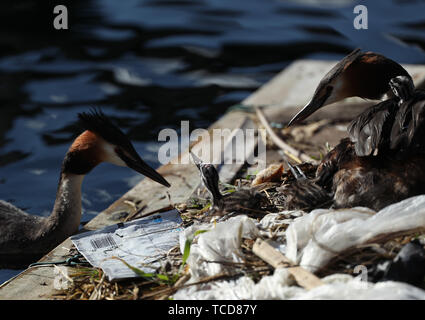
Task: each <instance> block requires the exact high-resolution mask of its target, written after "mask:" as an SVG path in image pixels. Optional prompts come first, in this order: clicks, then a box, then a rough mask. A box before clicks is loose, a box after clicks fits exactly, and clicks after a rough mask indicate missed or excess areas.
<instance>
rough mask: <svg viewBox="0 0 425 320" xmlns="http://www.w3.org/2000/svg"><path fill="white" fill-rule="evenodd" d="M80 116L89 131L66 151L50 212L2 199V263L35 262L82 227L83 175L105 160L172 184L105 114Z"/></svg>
mask: <svg viewBox="0 0 425 320" xmlns="http://www.w3.org/2000/svg"><path fill="white" fill-rule="evenodd" d="M78 117H79V119H80V122H81V124H82V126H83V127H84V129H85V131H84V132H83V133H82V134H81V135H79V136H78V137H77V138H76V139H75V141H74V142H73V143H72V145H71V147H70V148H69V150H68V152H67V153H66V155H65V158H64V160H63V163H62V169H61V172H60V178H59V185H58V189H57V193H56V201H55V204H54V207H53V211H52V213H51V214H50V216H48V217H39V216H34V215H30V214H27V213H25V212H23V211H22V210H20V209H18V208H16V207H15V206H13V205H12V204H10V203H7V202H5V201H2V200H0V267H2V268H20V267H22V266H24V265H26V264H28V263H30V262H34V261H35V260H38V259H39V258H41V257H42V256H43V255H44V254H45V253H47V252H48V251H50V250H51V249H53V248H54V247H55V246H57V245H58V244H59V243H61V242H62V241H64V240H65V239H66V238H67V237H69V236H70V235H72V234H74V233H76V232H77V231H78V227H79V225H80V218H81V185H82V182H83V178H84V176H85V175H86V174H87V173H89V172H90V171H91V170H92V169H93V168H94V167H96V166H97V165H98V164H100V163H101V162H109V163H112V164H115V165H118V166H126V167H129V168H131V169H133V170H135V171H137V172H139V173H141V174H143V175H145V176H147V177H149V178H151V179H152V180H154V181H156V182H158V183H160V184H162V185H164V186H166V187H169V186H170V184H169V183H168V182H167V181H166V180H165V179H164V178H163V177H162V176H161V175H160V174H159V173H158V172H156V171H155V170H154V169H152V168H151V167H150V166H149V165H147V164H146V163H145V162H144V161H143V160H142V159H141V158H140V156H139V155H138V154H137V152H136V150H135V149H134V147H133V145H132V144H131V142H130V140H129V139H128V138H127V137H126V136H125V134H124V133H123V132H122V131H121V130H120V129H119V128H118V127H116V126H115V125H114V124H113V123H112V122H111V121H110V120H109V119H108V118H107V117H106V116H105V115H104V114H103V113H102V112H100V111H93V112H92V113H81V114H79V115H78Z"/></svg>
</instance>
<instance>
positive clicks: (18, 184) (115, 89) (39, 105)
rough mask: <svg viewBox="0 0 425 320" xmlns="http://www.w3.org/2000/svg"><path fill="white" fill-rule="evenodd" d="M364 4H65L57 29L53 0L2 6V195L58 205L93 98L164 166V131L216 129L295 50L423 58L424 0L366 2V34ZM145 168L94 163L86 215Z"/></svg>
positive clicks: (33, 206)
mask: <svg viewBox="0 0 425 320" xmlns="http://www.w3.org/2000/svg"><path fill="white" fill-rule="evenodd" d="M357 3H358V2H356V1H342V2H341V1H307V0H306V1H302V2H300V1H275V0H267V1H255V0H234V1H218V0H203V1H200V0H196V1H190V0H171V1H169V0H168V1H167V0H161V1H158V0H155V1H154V0H126V1H116V0H101V1H100V0H99V1H96V0H84V1H82V0H67V1H60V4H63V5H65V6H67V8H68V12H69V13H70V14H69V30H60V31H58V30H55V29H54V28H53V24H52V22H53V7H54V5H55V4H56V3H54V2H52V1H29V0H23V1H18V2H12V1H4V2H0V18H1V19H0V70H1V72H0V105H1V117H0V199H5V200H7V201H11V202H13V203H14V204H15V205H17V206H19V207H21V208H24V209H27V210H28V211H29V212H31V213H34V214H41V215H47V214H48V213H49V212H50V210H51V208H52V206H53V201H54V194H55V192H56V186H57V179H58V171H59V168H60V165H61V161H62V157H63V155H64V154H65V152H66V150H67V148H68V145H69V143H70V142H71V141H72V139H73V138H74V137H75V136H76V135H77V134H78V133H79V128H78V126H77V124H76V114H77V112H81V111H87V109H88V108H89V107H92V106H98V107H102V109H103V110H104V112H105V113H107V114H108V115H110V116H111V117H112V118H113V119H114V120H115V121H116V123H117V124H118V125H119V126H120V127H121V128H123V129H124V131H126V132H128V134H129V136H130V138H131V139H132V140H133V141H135V147H136V149H137V150H138V151H139V152H140V153H141V154H142V155H143V156H144V158H145V159H147V160H148V162H149V164H150V165H152V166H157V165H158V163H157V159H156V150H158V147H159V143H158V142H157V135H158V132H159V130H161V129H162V128H175V129H177V130H178V129H179V128H180V121H182V120H189V121H190V125H191V129H193V128H197V127H202V128H204V127H207V126H208V125H210V124H211V123H212V122H213V121H215V120H216V119H218V118H219V117H220V116H221V115H222V114H223V113H224V112H225V111H226V109H227V108H228V107H229V106H231V105H232V104H235V103H238V102H239V101H241V100H243V99H244V98H245V97H247V96H248V95H249V94H250V93H251V92H253V91H254V90H255V89H257V88H258V87H259V86H261V85H262V84H263V83H265V82H267V81H268V80H269V79H270V78H271V77H272V76H274V75H275V74H276V73H277V72H279V71H281V70H282V69H283V68H284V67H285V66H287V65H288V64H289V63H291V62H292V61H293V60H294V59H300V58H321V59H330V58H332V59H338V58H340V57H341V56H342V55H344V54H346V53H347V52H348V51H350V50H351V49H353V48H354V47H362V48H364V49H368V50H375V51H378V52H382V53H385V54H386V55H388V56H389V57H390V58H393V59H396V60H398V61H401V62H408V63H424V62H425V55H424V52H423V49H424V48H425V44H424V43H425V39H424V36H423V29H424V28H425V19H424V17H423V15H421V14H418V13H420V12H425V10H424V9H425V3H424V2H423V1H373V2H372V1H371V2H368V3H367V6H368V9H369V30H367V31H365V30H362V31H358V30H355V29H354V28H353V25H352V20H353V6H354V5H355V4H357ZM324 4H325V5H324ZM140 178H141V177H140V176H139V175H135V174H134V173H132V172H130V171H129V170H126V169H125V168H122V170H121V169H120V168H115V167H114V168H112V167H110V166H108V165H102V166H99V167H98V168H96V169H95V170H94V171H93V173H91V175H90V176H89V177H87V179H86V180H85V183H84V187H83V193H84V199H85V201H84V203H83V207H84V215H83V219H84V220H85V221H87V220H89V219H91V218H92V217H93V216H94V215H95V214H96V213H97V212H99V211H100V210H102V209H104V208H105V207H107V206H108V205H109V204H110V203H111V202H112V201H113V200H114V199H117V198H118V197H120V196H121V195H122V194H123V193H124V192H126V191H127V189H128V188H129V187H131V186H133V185H134V184H135V183H136V182H137V181H139V179H140ZM0 280H1V279H0ZM0 282H1V281H0Z"/></svg>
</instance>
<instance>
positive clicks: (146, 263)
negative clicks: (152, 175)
mask: <svg viewBox="0 0 425 320" xmlns="http://www.w3.org/2000/svg"><path fill="white" fill-rule="evenodd" d="M181 224H182V220H181V218H180V214H179V212H178V211H177V210H171V211H167V212H163V213H158V214H154V215H152V216H148V217H145V218H141V219H137V220H133V221H131V222H127V223H120V224H115V225H112V226H108V227H106V228H103V229H99V230H96V231H91V232H85V233H81V234H78V235H75V236H72V237H71V240H72V242H73V243H74V245H75V246H76V248H77V249H78V251H80V253H81V254H82V255H83V256H84V257H85V258H86V259H87V261H88V262H89V263H90V264H91V265H92V266H94V267H98V268H102V270H103V271H104V272H105V274H106V275H107V277H108V279H109V281H112V280H119V279H127V278H134V277H137V276H138V275H137V274H136V273H135V272H133V271H132V270H131V269H130V268H129V267H128V266H126V265H125V264H124V263H123V262H122V261H120V260H117V259H114V258H112V257H118V258H120V259H122V260H124V261H125V262H127V263H128V264H129V265H131V266H133V267H136V268H139V269H141V270H142V271H144V272H147V273H148V272H153V271H155V269H156V268H158V267H159V266H160V263H159V261H158V260H159V259H160V258H162V257H164V256H165V255H166V254H167V252H168V251H169V250H170V249H171V248H173V247H175V246H176V245H178V243H179V242H178V241H179V240H178V239H179V232H180V231H181V230H182V228H181Z"/></svg>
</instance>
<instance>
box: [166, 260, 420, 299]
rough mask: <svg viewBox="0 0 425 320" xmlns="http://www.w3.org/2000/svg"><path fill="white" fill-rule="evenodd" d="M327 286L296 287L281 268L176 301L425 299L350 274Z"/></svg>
mask: <svg viewBox="0 0 425 320" xmlns="http://www.w3.org/2000/svg"><path fill="white" fill-rule="evenodd" d="M321 280H322V281H323V282H324V285H322V286H319V287H316V288H314V289H312V290H310V291H308V290H306V289H303V288H301V287H297V286H293V285H292V284H293V280H292V278H291V277H290V274H289V272H288V270H287V269H284V268H278V269H276V270H275V272H274V274H273V275H271V276H266V277H263V278H262V279H261V280H260V281H259V282H258V283H254V281H253V280H252V279H250V278H249V277H246V276H244V277H241V278H239V279H237V280H231V281H216V282H211V283H206V284H203V285H201V286H196V287H195V286H189V287H186V288H183V289H180V290H179V291H177V292H176V293H175V294H174V296H173V298H174V300H195V299H196V300H241V299H244V300H245V299H246V300H289V299H291V300H374V299H379V300H386V299H388V300H406V299H409V300H410V299H421V300H423V299H425V291H423V290H421V289H418V288H416V287H413V286H411V285H409V284H406V283H401V282H394V281H386V282H379V283H376V284H374V283H368V282H362V281H360V280H359V279H358V278H353V277H351V276H350V275H347V274H333V275H330V276H327V277H325V278H322V279H321Z"/></svg>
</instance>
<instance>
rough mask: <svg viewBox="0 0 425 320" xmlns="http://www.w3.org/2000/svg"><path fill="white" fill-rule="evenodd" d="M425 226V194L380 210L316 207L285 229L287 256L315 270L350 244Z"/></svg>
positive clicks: (306, 267)
mask: <svg viewBox="0 0 425 320" xmlns="http://www.w3.org/2000/svg"><path fill="white" fill-rule="evenodd" d="M420 227H422V228H425V196H424V195H421V196H416V197H412V198H409V199H406V200H404V201H401V202H398V203H395V204H392V205H390V206H388V207H386V208H384V209H382V210H381V211H379V212H378V213H376V214H374V211H372V210H370V209H367V208H360V207H357V208H352V209H342V210H324V209H319V210H313V211H312V212H311V213H310V214H308V215H305V216H302V217H300V218H297V219H295V221H294V222H293V223H292V224H291V225H290V226H289V227H288V229H287V231H286V240H287V248H286V256H287V257H288V258H289V259H291V260H292V261H295V262H296V263H299V264H300V265H301V266H302V267H304V268H305V269H307V270H310V271H312V272H314V271H317V270H318V269H320V268H321V267H323V266H325V265H326V264H327V263H328V262H329V260H330V259H331V258H333V257H334V256H335V255H336V254H338V253H339V252H342V251H344V250H346V249H348V248H350V247H353V246H356V245H359V244H363V243H366V242H367V241H368V240H371V239H373V238H375V237H377V236H378V235H382V234H388V233H393V232H399V231H407V230H412V229H415V228H420Z"/></svg>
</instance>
